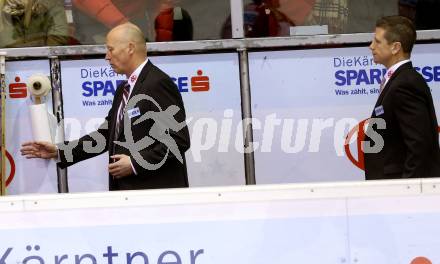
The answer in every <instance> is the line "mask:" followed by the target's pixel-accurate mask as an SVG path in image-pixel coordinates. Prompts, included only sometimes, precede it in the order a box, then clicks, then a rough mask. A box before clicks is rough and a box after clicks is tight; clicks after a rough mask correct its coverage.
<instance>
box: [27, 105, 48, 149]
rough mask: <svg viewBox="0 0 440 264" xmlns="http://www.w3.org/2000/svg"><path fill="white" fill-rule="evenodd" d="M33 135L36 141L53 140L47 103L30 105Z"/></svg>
mask: <svg viewBox="0 0 440 264" xmlns="http://www.w3.org/2000/svg"><path fill="white" fill-rule="evenodd" d="M29 111H30V114H31V124H32V135H33V137H34V140H35V141H47V142H52V136H51V131H50V130H51V129H50V123H49V117H48V113H47V106H46V104H38V105H30V106H29Z"/></svg>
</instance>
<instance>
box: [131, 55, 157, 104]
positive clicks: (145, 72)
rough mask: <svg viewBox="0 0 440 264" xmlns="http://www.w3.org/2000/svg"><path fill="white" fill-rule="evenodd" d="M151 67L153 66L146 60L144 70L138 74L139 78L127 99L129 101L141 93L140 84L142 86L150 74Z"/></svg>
mask: <svg viewBox="0 0 440 264" xmlns="http://www.w3.org/2000/svg"><path fill="white" fill-rule="evenodd" d="M152 67H153V64H152V63H151V62H150V60H148V62H147V64H145V66H144V68H143V69H142V71H141V73H140V74H139V77H138V79H137V81H136V84H135V85H134V87H133V91H132V92H131V94H130V98H129V99H131V98H132V97H133V96H135V95H137V94H139V93H141V91H142V89H141V87H142V84H143V82H144V80H145V78H146V77H147V75H148V73H149V72H150V70H151V68H152Z"/></svg>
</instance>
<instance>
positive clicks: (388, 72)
mask: <svg viewBox="0 0 440 264" xmlns="http://www.w3.org/2000/svg"><path fill="white" fill-rule="evenodd" d="M407 62H410V60H409V59H408V60H403V61H399V62H398V63H396V64H394V65H393V66H391V67H390V68H388V70H387V72H386V73H385V79H387V80H388V79H389V78H390V77H391V76H392V75H393V73H394V72H395V71H397V69H398V68H399V67H400V66H402V65H403V64H405V63H407Z"/></svg>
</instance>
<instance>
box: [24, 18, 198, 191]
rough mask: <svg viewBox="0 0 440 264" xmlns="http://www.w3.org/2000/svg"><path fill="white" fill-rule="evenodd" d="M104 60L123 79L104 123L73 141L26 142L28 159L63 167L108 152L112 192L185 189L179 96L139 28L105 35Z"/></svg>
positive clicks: (121, 27) (184, 130) (186, 146)
mask: <svg viewBox="0 0 440 264" xmlns="http://www.w3.org/2000/svg"><path fill="white" fill-rule="evenodd" d="M106 45H107V53H106V56H105V58H106V60H108V61H109V63H110V65H111V66H112V68H113V70H114V71H115V72H116V73H119V74H125V75H126V76H127V78H128V81H127V82H124V83H122V84H121V85H119V87H118V88H117V90H116V93H115V97H114V100H113V104H112V107H111V109H110V111H109V113H108V115H107V117H106V122H104V124H102V125H101V126H100V127H99V128H98V130H97V131H95V132H93V133H91V134H89V135H85V136H83V137H81V138H80V139H79V140H77V141H73V142H65V143H64V144H58V146H56V145H54V144H52V143H49V142H27V143H24V144H23V146H22V149H21V152H22V155H24V156H26V157H27V158H46V159H48V158H58V159H59V162H58V164H59V165H60V167H62V168H65V167H67V166H70V165H72V164H75V163H77V162H79V161H82V160H85V159H88V158H91V157H94V156H97V155H99V154H101V153H104V152H106V151H109V166H108V169H109V185H110V186H109V188H110V190H133V189H156V188H176V187H188V177H187V170H186V163H185V151H186V150H188V149H189V147H190V139H189V132H188V127H187V125H186V122H185V119H186V117H185V109H184V106H183V101H182V97H181V95H180V93H179V91H178V89H177V87H176V85H175V84H174V82H173V81H172V80H171V78H170V77H169V76H168V75H166V74H165V73H164V72H162V71H161V70H160V69H159V68H157V67H156V66H154V65H153V64H152V63H151V62H150V61H149V60H148V58H147V49H146V46H145V38H144V36H143V34H142V31H141V30H140V29H139V28H138V27H137V26H135V25H134V24H131V23H125V24H121V25H119V26H117V27H115V28H113V29H112V30H111V31H110V32H109V33H108V34H107V40H106Z"/></svg>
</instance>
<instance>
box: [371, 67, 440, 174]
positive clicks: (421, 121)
mask: <svg viewBox="0 0 440 264" xmlns="http://www.w3.org/2000/svg"><path fill="white" fill-rule="evenodd" d="M374 109H376V110H373V114H372V116H371V117H372V118H383V120H384V121H385V124H386V129H378V127H377V125H373V126H369V128H368V129H367V134H368V135H370V136H371V135H372V133H374V132H376V133H378V134H379V135H380V136H381V137H382V138H383V142H384V145H383V148H382V150H381V151H380V152H378V153H365V156H364V158H365V159H364V161H365V178H366V179H367V180H374V179H396V178H425V177H438V176H440V150H439V140H438V139H439V134H438V131H437V129H438V125H437V118H436V115H435V110H434V104H433V101H432V96H431V92H430V88H429V87H428V85H427V84H426V82H425V80H424V79H423V77H422V76H421V75H420V74H419V73H417V72H416V70H415V69H414V68H413V67H412V64H411V62H408V63H405V64H403V65H401V66H400V67H399V68H398V69H397V70H396V71H395V72H394V73H393V75H392V76H391V78H390V79H389V80H388V82H387V84H386V86H385V88H384V90H383V91H382V93H381V94H380V96H379V98H378V100H377V102H376V105H375V106H374ZM371 129H373V130H374V131H372V130H371ZM376 135H377V134H376ZM373 139H374V137H369V136H366V139H365V142H364V143H366V144H372V145H374V143H373V142H374V140H373ZM375 143H378V142H375Z"/></svg>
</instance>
